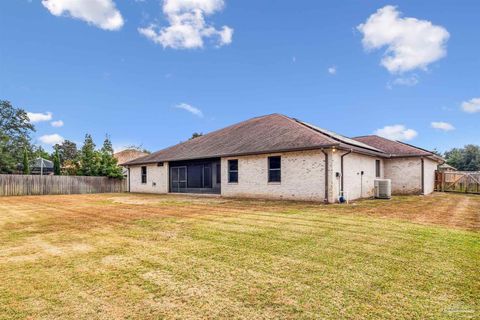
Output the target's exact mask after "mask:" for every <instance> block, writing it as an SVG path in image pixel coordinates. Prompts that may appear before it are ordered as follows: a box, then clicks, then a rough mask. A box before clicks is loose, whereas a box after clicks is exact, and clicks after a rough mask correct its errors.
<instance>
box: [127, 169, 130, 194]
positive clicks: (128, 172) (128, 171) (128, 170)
mask: <svg viewBox="0 0 480 320" xmlns="http://www.w3.org/2000/svg"><path fill="white" fill-rule="evenodd" d="M127 174H128V192H130V167H127Z"/></svg>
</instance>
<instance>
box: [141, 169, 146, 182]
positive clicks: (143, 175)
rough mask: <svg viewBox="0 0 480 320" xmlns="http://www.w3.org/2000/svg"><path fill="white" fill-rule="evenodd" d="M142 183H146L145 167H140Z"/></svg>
mask: <svg viewBox="0 0 480 320" xmlns="http://www.w3.org/2000/svg"><path fill="white" fill-rule="evenodd" d="M142 183H147V167H142Z"/></svg>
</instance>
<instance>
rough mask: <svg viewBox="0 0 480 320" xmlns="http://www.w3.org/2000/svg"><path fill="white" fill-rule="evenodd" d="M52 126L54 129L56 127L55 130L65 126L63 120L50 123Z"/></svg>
mask: <svg viewBox="0 0 480 320" xmlns="http://www.w3.org/2000/svg"><path fill="white" fill-rule="evenodd" d="M50 124H51V125H52V127H55V128H60V127H63V125H64V123H63V121H62V120H57V121H52V122H50Z"/></svg>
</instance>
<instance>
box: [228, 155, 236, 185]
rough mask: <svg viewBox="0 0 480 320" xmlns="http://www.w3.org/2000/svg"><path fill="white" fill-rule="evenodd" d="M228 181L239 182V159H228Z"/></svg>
mask: <svg viewBox="0 0 480 320" xmlns="http://www.w3.org/2000/svg"><path fill="white" fill-rule="evenodd" d="M228 183H238V160H237V159H235V160H228Z"/></svg>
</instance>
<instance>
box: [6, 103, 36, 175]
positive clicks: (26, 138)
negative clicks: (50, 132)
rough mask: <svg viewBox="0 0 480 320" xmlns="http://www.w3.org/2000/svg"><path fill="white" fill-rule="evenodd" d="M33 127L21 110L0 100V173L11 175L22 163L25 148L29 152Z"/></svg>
mask: <svg viewBox="0 0 480 320" xmlns="http://www.w3.org/2000/svg"><path fill="white" fill-rule="evenodd" d="M34 131H35V127H34V126H33V125H32V124H31V123H30V120H29V119H28V115H27V113H26V112H25V110H23V109H19V108H14V107H13V106H12V104H11V103H10V102H9V101H4V100H0V173H13V172H15V170H16V169H17V167H18V165H19V164H21V163H22V162H23V153H24V150H25V148H26V149H27V150H28V151H30V150H31V143H30V134H31V133H32V132H34Z"/></svg>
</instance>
